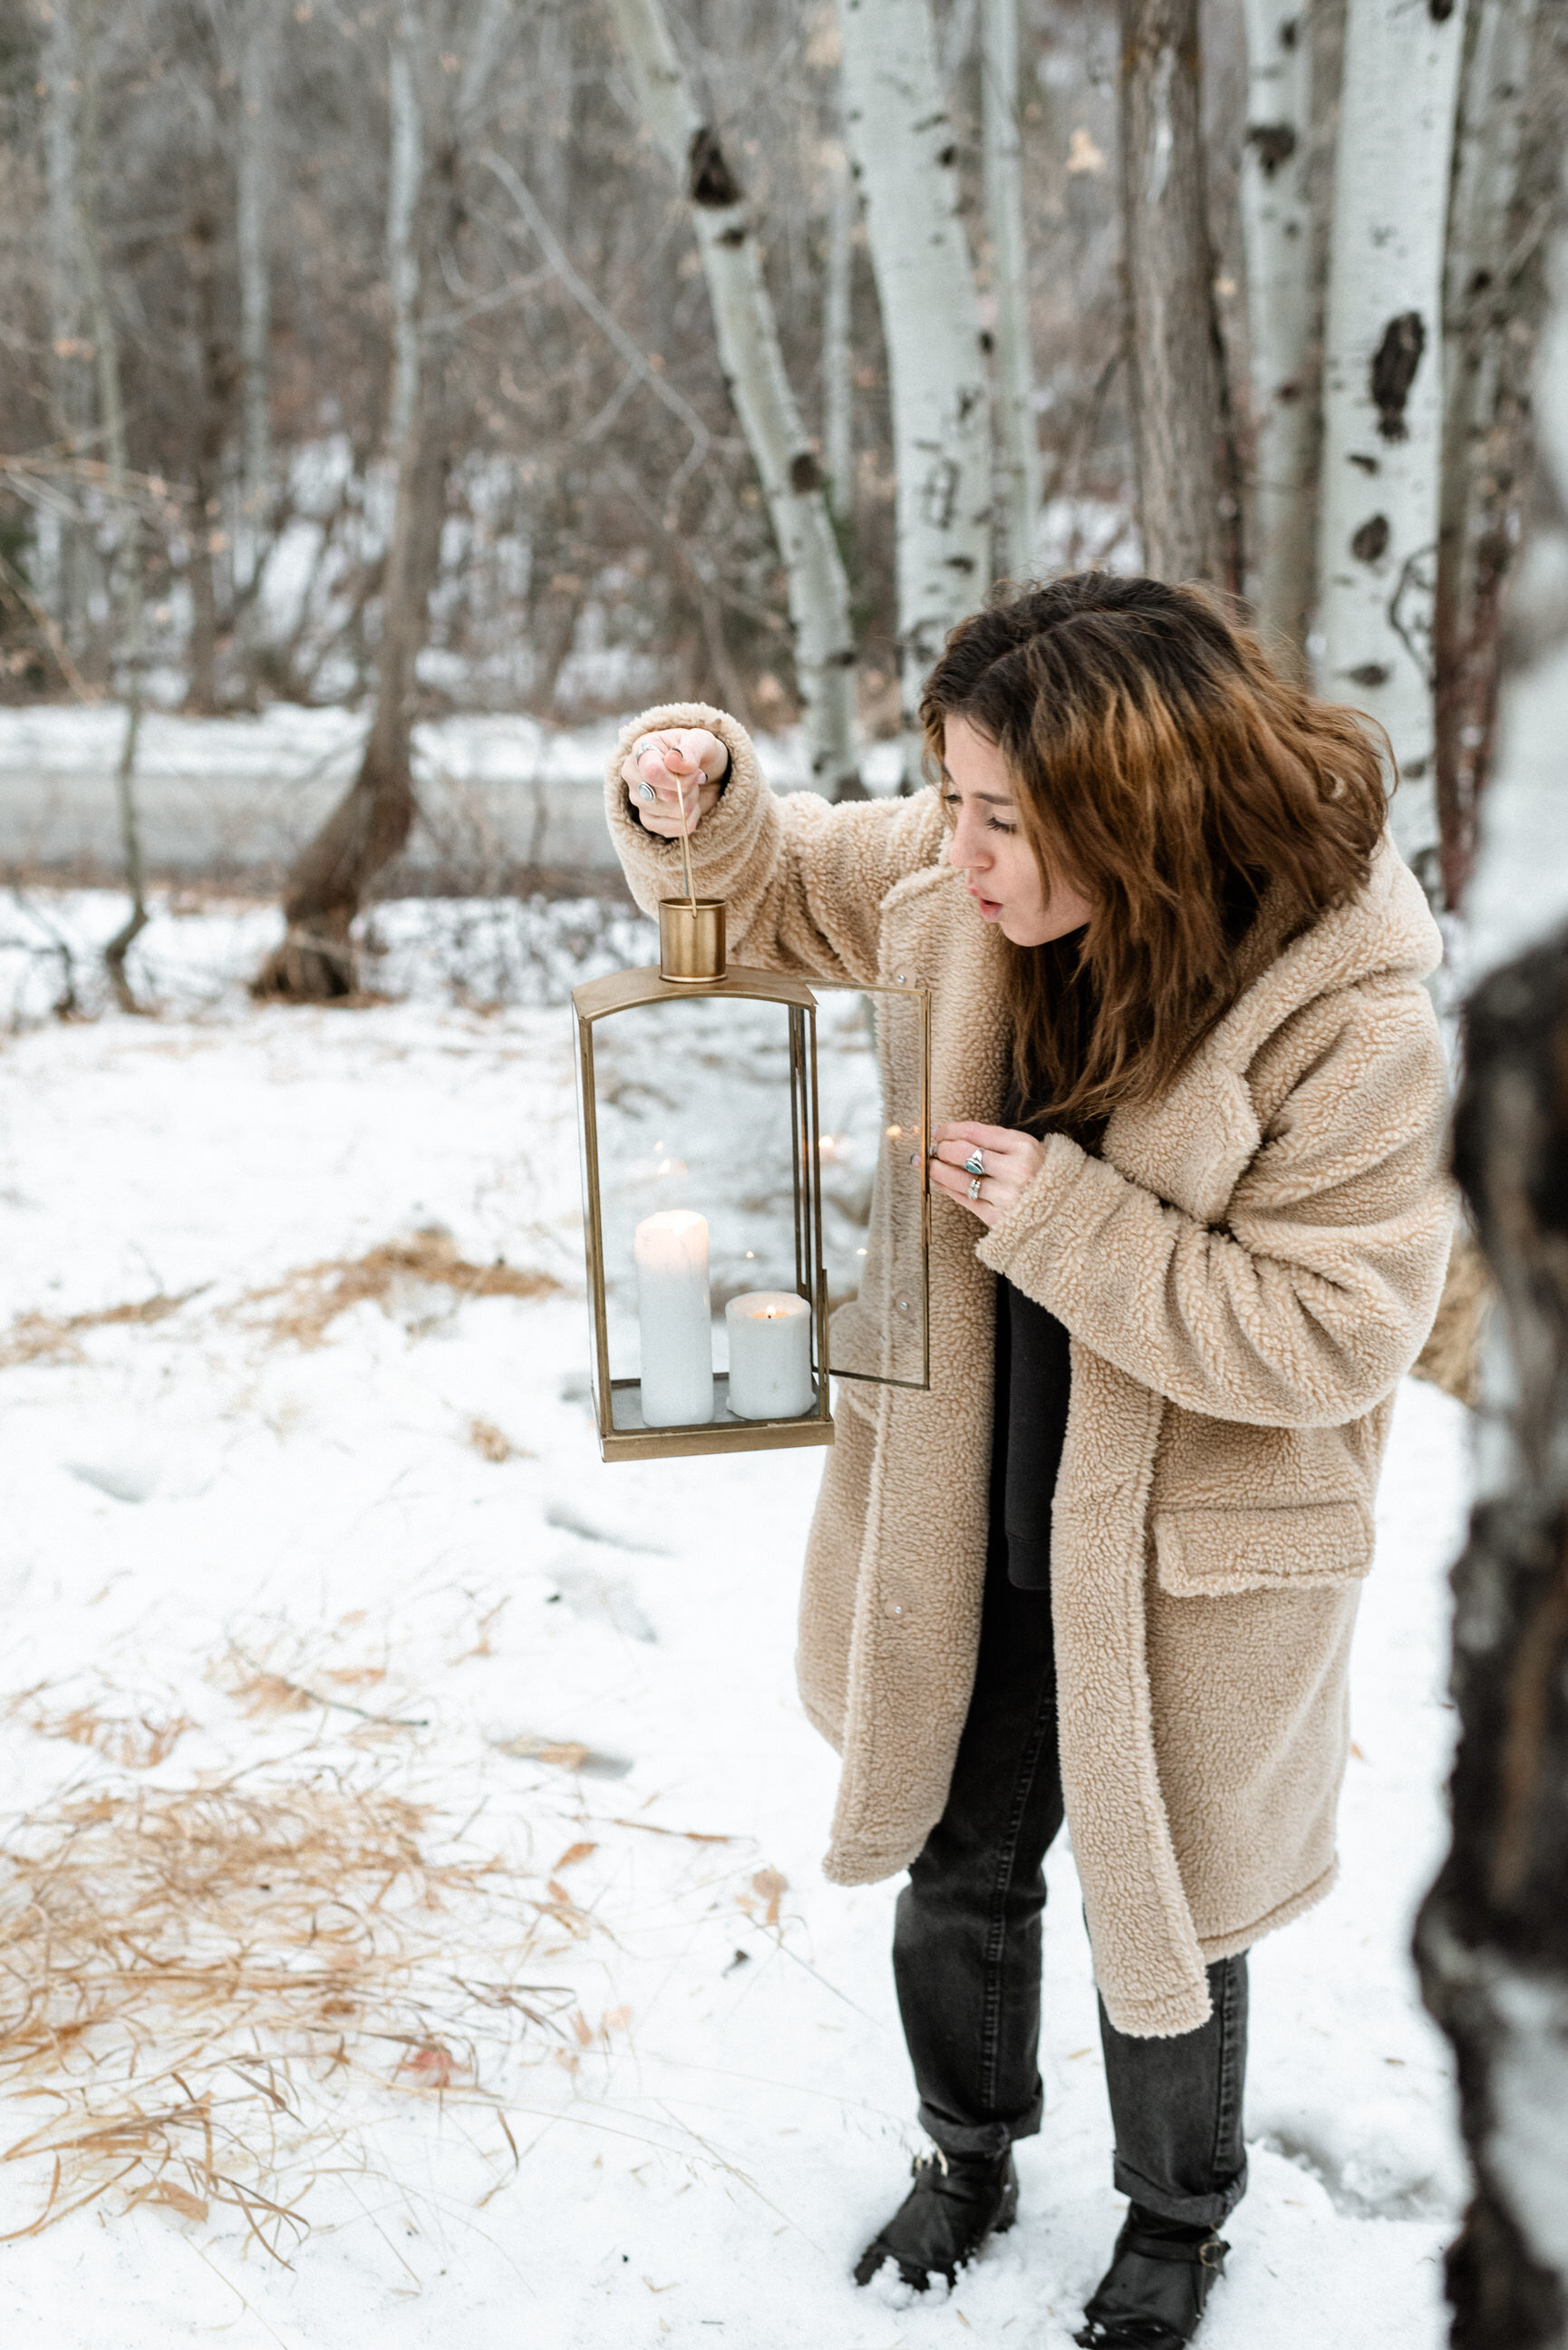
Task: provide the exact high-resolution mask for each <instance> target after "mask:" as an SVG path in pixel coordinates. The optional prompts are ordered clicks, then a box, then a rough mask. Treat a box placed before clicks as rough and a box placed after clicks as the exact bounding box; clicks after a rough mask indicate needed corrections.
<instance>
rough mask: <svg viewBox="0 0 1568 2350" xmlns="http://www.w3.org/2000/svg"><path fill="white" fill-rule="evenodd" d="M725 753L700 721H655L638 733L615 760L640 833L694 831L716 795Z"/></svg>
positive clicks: (667, 836) (726, 763)
mask: <svg viewBox="0 0 1568 2350" xmlns="http://www.w3.org/2000/svg"><path fill="white" fill-rule="evenodd" d="M729 764H730V754H729V753H728V751H727V750H726V749H725V748H724V745H723V743H722V742H721V741H720V740H719V737H718V736H717V734H710V733H709V732H708V730H707V728H706V727H705V726H659V727H656V728H655V729H654V730H653V731H652V732H651V733H647V734H639V736H638V738H637V740H636V742H635V743H633V744H632V746H631V749H630V750H629V751H628V754H627V755H626V757H625V758H624V759H623V760H622V761H621V763H620V773H621V781H622V782H623V783H624V784H625V785H626V788H627V795H628V798H629V799H630V801H631V805H632V808H633V811H634V813H635V814H636V815H638V816H640V817H641V819H642V827H643V830H644V831H645V832H657V833H659V834H661V835H662V836H663V837H664V838H665V839H666V840H679V838H680V835H681V834H682V833H683V832H695V831H696V829H697V827H698V826H699V825H700V824H701V821H702V819H703V817H704V816H706V815H707V813H708V811H709V809H710V808H711V807H712V806H714V805H715V803H716V802H717V800H718V797H719V785H720V784H721V782H722V779H723V776H724V774H725V771H726V769H727V768H728V766H729Z"/></svg>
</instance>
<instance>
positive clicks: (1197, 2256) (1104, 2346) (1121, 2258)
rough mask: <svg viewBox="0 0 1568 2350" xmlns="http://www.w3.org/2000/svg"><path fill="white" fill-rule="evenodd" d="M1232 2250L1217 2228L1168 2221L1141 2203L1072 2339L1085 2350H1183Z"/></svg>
mask: <svg viewBox="0 0 1568 2350" xmlns="http://www.w3.org/2000/svg"><path fill="white" fill-rule="evenodd" d="M1230 2249H1231V2247H1230V2245H1229V2244H1227V2243H1225V2242H1223V2241H1221V2239H1220V2237H1219V2236H1217V2235H1216V2234H1215V2232H1214V2230H1213V2229H1212V2228H1192V2227H1188V2226H1187V2225H1185V2224H1184V2222H1182V2221H1181V2220H1162V2219H1161V2218H1160V2217H1159V2215H1158V2212H1155V2211H1142V2210H1139V2209H1138V2207H1137V2204H1136V2203H1135V2204H1134V2205H1133V2207H1132V2210H1130V2211H1129V2212H1128V2213H1127V2218H1126V2220H1124V2221H1123V2223H1122V2231H1121V2234H1120V2235H1119V2236H1118V2237H1117V2238H1116V2251H1115V2252H1114V2253H1113V2254H1112V2256H1111V2264H1110V2267H1109V2268H1108V2269H1107V2270H1106V2273H1105V2275H1104V2276H1103V2277H1102V2278H1101V2279H1100V2285H1099V2290H1098V2292H1097V2293H1096V2294H1095V2297H1094V2299H1093V2300H1092V2301H1091V2302H1090V2303H1089V2304H1088V2306H1087V2308H1086V2309H1085V2312H1084V2316H1085V2325H1084V2329H1083V2332H1082V2333H1081V2334H1075V2335H1074V2337H1073V2339H1074V2340H1075V2342H1078V2343H1081V2344H1082V2345H1084V2350H1182V2345H1184V2344H1185V2343H1188V2342H1190V2341H1191V2339H1192V2337H1193V2335H1194V2334H1196V2333H1197V2331H1198V2324H1199V2319H1200V2318H1201V2316H1202V2314H1203V2304H1204V2303H1205V2302H1206V2301H1207V2300H1208V2298H1209V2295H1210V2292H1211V2291H1212V2289H1213V2284H1214V2280H1215V2278H1216V2277H1217V2276H1218V2275H1219V2274H1220V2271H1221V2269H1223V2267H1224V2265H1225V2255H1226V2253H1227V2252H1228V2251H1230Z"/></svg>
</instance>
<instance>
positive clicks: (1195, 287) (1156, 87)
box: [1121, 0, 1238, 587]
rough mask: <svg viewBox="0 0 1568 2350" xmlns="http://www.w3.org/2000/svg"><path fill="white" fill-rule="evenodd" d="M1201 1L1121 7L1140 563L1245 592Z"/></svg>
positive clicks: (1129, 0) (1143, 1) (1134, 1)
mask: <svg viewBox="0 0 1568 2350" xmlns="http://www.w3.org/2000/svg"><path fill="white" fill-rule="evenodd" d="M1198 26H1199V0H1121V38H1122V54H1121V149H1122V157H1121V166H1122V224H1123V227H1122V234H1123V237H1124V240H1125V247H1124V252H1125V259H1124V272H1125V279H1126V295H1127V354H1128V360H1129V367H1128V375H1129V381H1130V386H1131V396H1132V397H1131V405H1132V428H1133V457H1134V464H1135V470H1136V473H1137V504H1138V522H1139V525H1140V527H1141V529H1142V532H1143V550H1144V554H1143V559H1144V567H1145V569H1146V570H1147V572H1149V573H1150V574H1151V575H1152V577H1155V578H1157V579H1210V580H1213V581H1215V582H1216V583H1217V584H1219V585H1220V586H1225V587H1230V586H1234V585H1235V582H1236V568H1237V565H1236V556H1237V552H1238V550H1237V546H1236V536H1237V534H1236V529H1235V515H1236V500H1235V496H1234V494H1233V489H1232V483H1233V480H1234V477H1235V467H1234V462H1233V455H1232V453H1231V452H1230V449H1229V445H1228V438H1227V432H1226V419H1225V400H1224V380H1223V369H1222V366H1221V363H1220V340H1219V331H1218V325H1217V319H1216V314H1215V308H1214V291H1213V281H1214V266H1213V255H1212V252H1211V249H1210V236H1209V206H1208V195H1207V189H1206V184H1205V176H1204V149H1203V126H1202V65H1201V54H1200V49H1199V29H1198Z"/></svg>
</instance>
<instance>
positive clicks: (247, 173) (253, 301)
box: [234, 0, 278, 577]
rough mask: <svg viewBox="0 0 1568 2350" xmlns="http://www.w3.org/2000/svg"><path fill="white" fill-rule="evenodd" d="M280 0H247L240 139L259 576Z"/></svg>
mask: <svg viewBox="0 0 1568 2350" xmlns="http://www.w3.org/2000/svg"><path fill="white" fill-rule="evenodd" d="M277 29H278V27H277V0H244V13H243V16H242V19H241V26H240V53H239V67H238V73H237V76H236V78H237V81H238V86H239V101H240V103H239V119H238V122H237V125H236V131H235V140H234V243H235V246H236V258H237V262H238V272H239V294H240V401H241V412H242V417H243V429H244V469H243V483H244V494H243V511H244V520H245V532H246V536H247V537H248V538H249V540H250V543H251V549H252V553H251V562H250V569H251V573H252V575H253V577H254V572H255V571H256V569H257V568H258V567H259V565H260V562H261V559H262V558H261V554H260V549H261V546H262V544H263V538H264V534H265V523H266V516H267V513H268V509H269V507H270V505H271V503H272V445H271V432H270V427H269V415H270V405H271V403H270V389H271V387H270V381H269V372H268V364H267V360H268V346H269V344H270V342H271V338H272V253H271V244H270V237H269V225H270V223H269V215H270V212H271V204H272V176H273V136H272V132H273V122H272V106H273V69H274V64H275V56H276V46H277Z"/></svg>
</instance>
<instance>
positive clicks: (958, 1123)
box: [931, 1118, 1045, 1224]
mask: <svg viewBox="0 0 1568 2350" xmlns="http://www.w3.org/2000/svg"><path fill="white" fill-rule="evenodd" d="M977 1156H978V1158H979V1160H980V1167H981V1171H980V1174H979V1176H978V1177H977V1176H976V1173H975V1170H974V1168H973V1167H972V1166H971V1164H970V1162H971V1159H974V1158H976V1157H977ZM1044 1164H1045V1146H1044V1143H1043V1142H1040V1141H1038V1140H1037V1139H1036V1138H1035V1137H1034V1136H1033V1134H1017V1133H1014V1132H1013V1131H1012V1129H1011V1128H1008V1127H1005V1126H974V1125H971V1124H970V1123H969V1122H968V1121H967V1120H965V1119H961V1118H960V1119H957V1120H954V1121H951V1122H949V1123H947V1124H944V1125H941V1126H934V1127H932V1128H931V1186H932V1189H933V1190H934V1191H945V1192H946V1193H947V1195H948V1198H949V1199H950V1200H956V1201H958V1203H959V1205H960V1207H962V1208H968V1209H970V1210H971V1212H972V1213H973V1214H975V1215H977V1216H978V1217H979V1218H980V1221H981V1223H982V1224H999V1223H1000V1222H1002V1217H1003V1216H1005V1215H1006V1214H1007V1212H1008V1211H1009V1210H1010V1209H1012V1208H1015V1207H1016V1206H1017V1205H1018V1202H1019V1201H1020V1200H1021V1199H1022V1198H1023V1194H1024V1192H1025V1191H1027V1190H1028V1188H1029V1186H1030V1184H1031V1183H1032V1182H1033V1180H1034V1178H1035V1177H1036V1175H1038V1174H1039V1172H1040V1170H1041V1169H1042V1167H1044ZM977 1182H978V1185H979V1188H978V1190H976V1189H975V1186H976V1183H977Z"/></svg>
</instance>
